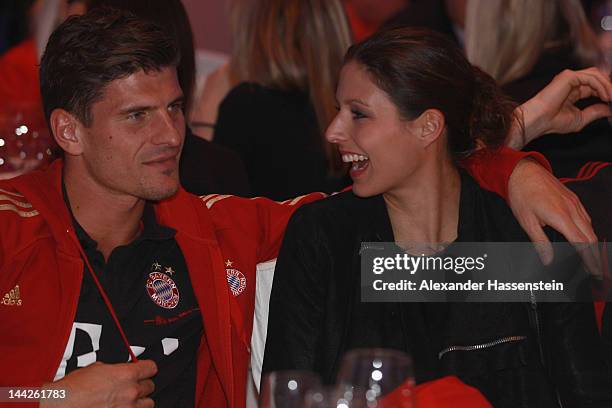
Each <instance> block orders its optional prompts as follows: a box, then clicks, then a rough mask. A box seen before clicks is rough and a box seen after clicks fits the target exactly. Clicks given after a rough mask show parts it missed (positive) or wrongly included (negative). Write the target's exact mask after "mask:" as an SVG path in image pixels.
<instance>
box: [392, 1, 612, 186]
mask: <svg viewBox="0 0 612 408" xmlns="http://www.w3.org/2000/svg"><path fill="white" fill-rule="evenodd" d="M387 26H409V27H425V28H429V29H432V30H435V31H438V32H441V33H443V34H446V35H447V36H449V37H450V38H452V39H453V40H454V41H455V42H456V43H457V44H459V45H460V46H462V47H463V48H464V50H465V53H466V55H467V57H468V59H469V60H470V62H471V63H473V64H475V65H477V66H479V67H481V68H482V69H483V70H484V71H485V72H487V73H489V74H490V75H491V76H493V78H495V79H496V80H497V81H498V83H499V84H500V85H501V86H502V89H503V90H504V91H505V92H506V93H508V94H509V95H510V96H511V97H512V98H513V99H514V100H516V101H517V102H518V103H523V102H525V101H527V100H528V99H529V98H531V97H533V96H534V95H535V94H536V93H537V92H539V91H540V90H541V89H542V88H543V87H544V86H545V85H546V84H548V83H549V82H550V81H551V80H552V79H553V78H554V76H555V75H557V74H559V73H560V72H561V71H563V70H564V69H574V70H575V69H580V68H585V67H589V66H600V63H601V62H602V60H603V55H602V53H601V51H600V48H599V46H598V41H597V37H596V35H595V33H594V32H593V29H592V28H591V27H590V25H589V22H588V20H587V18H586V16H585V12H584V9H583V7H582V4H581V2H580V1H579V0H559V1H549V0H534V1H531V0H492V1H488V0H435V1H429V0H414V1H413V2H411V4H410V5H409V6H408V7H407V8H406V9H405V10H404V11H402V12H400V13H399V14H398V15H397V16H396V17H394V18H392V19H391V20H390V21H389V22H388V23H387ZM589 103H592V102H591V101H584V102H583V105H582V106H585V104H589ZM606 122H607V121H606V120H601V121H598V122H596V123H593V124H591V125H590V126H589V127H587V128H586V129H584V130H582V131H581V132H580V133H577V134H571V135H564V136H563V137H555V135H547V136H545V137H544V138H541V139H539V140H537V141H534V142H533V143H530V144H529V142H530V141H531V140H520V141H514V142H513V143H512V144H511V145H512V146H513V147H515V148H518V149H521V148H525V149H527V150H536V151H539V152H541V153H543V154H544V155H545V156H546V158H547V159H548V160H549V161H550V162H551V164H552V167H553V171H554V172H555V175H556V176H558V177H573V176H575V175H576V174H577V173H578V170H579V169H580V167H581V166H582V165H584V164H585V163H586V162H587V161H610V160H612V139H611V138H610V137H608V136H609V134H610V131H611V130H610V126H609V124H608V123H606Z"/></svg>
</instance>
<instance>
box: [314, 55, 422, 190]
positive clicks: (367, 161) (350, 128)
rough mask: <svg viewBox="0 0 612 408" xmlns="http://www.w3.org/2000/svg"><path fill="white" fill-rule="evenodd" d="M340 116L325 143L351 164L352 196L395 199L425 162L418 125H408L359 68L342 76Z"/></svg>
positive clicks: (338, 96)
mask: <svg viewBox="0 0 612 408" xmlns="http://www.w3.org/2000/svg"><path fill="white" fill-rule="evenodd" d="M336 100H337V104H338V114H337V115H336V117H335V118H334V120H333V121H332V123H331V124H330V125H329V127H328V128H327V132H326V138H327V140H328V141H329V142H331V143H335V144H337V145H338V148H339V150H340V154H341V155H342V161H343V162H345V163H349V165H350V166H351V167H350V175H351V178H352V179H353V192H354V193H355V194H356V195H358V196H360V197H369V196H373V195H377V194H382V193H392V192H395V191H396V190H399V189H401V188H402V187H403V186H405V185H407V184H406V183H408V182H409V180H410V178H411V176H412V175H413V174H414V173H415V172H416V171H417V169H418V168H419V167H420V163H421V162H422V161H423V159H424V148H423V144H422V143H421V142H420V141H419V140H418V139H419V138H418V135H419V132H420V130H419V127H420V125H419V123H418V122H419V120H418V119H417V120H415V121H407V120H405V119H403V118H402V117H401V116H400V113H399V111H398V109H397V107H396V106H395V104H394V103H393V102H392V101H391V99H390V98H389V96H388V95H387V94H386V93H385V92H384V91H382V90H381V89H380V88H378V87H377V86H376V85H375V84H374V83H373V82H372V80H371V79H370V77H369V75H368V74H367V72H366V71H365V69H364V68H363V66H361V65H360V64H358V63H356V62H349V63H348V64H346V65H345V66H344V67H343V68H342V71H341V73H340V81H339V83H338V89H337V92H336Z"/></svg>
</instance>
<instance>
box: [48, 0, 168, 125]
mask: <svg viewBox="0 0 612 408" xmlns="http://www.w3.org/2000/svg"><path fill="white" fill-rule="evenodd" d="M179 60H180V55H179V51H178V47H177V45H176V41H175V40H174V39H173V38H172V37H170V36H168V35H167V34H166V32H165V30H163V29H162V28H160V27H158V26H157V25H155V24H153V23H151V22H148V21H145V20H141V19H138V18H137V17H135V16H134V15H133V14H131V13H128V12H125V11H119V10H115V9H110V8H102V9H98V10H94V11H92V12H90V13H87V14H85V15H83V16H73V17H70V18H68V19H67V20H66V21H65V22H64V23H62V24H61V25H60V26H59V27H58V28H57V29H56V30H55V31H54V32H53V34H51V37H50V38H49V42H48V43H47V48H46V50H45V53H44V55H43V57H42V61H41V64H40V91H41V95H42V100H43V107H44V110H45V117H46V118H47V121H49V118H50V116H51V112H53V110H54V109H58V108H62V109H65V110H66V111H68V112H70V113H72V114H73V115H75V116H76V117H77V118H78V119H79V120H80V121H81V122H82V123H83V124H84V125H85V126H90V125H91V121H92V119H93V118H92V117H91V106H92V104H93V103H95V102H96V101H97V100H99V99H100V98H101V97H102V94H103V92H104V88H105V87H106V85H108V84H109V83H110V82H112V81H114V80H116V79H121V78H125V77H127V76H129V75H131V74H133V73H135V72H138V71H141V70H142V71H144V72H150V71H159V70H161V69H162V68H165V67H170V66H174V67H176V66H177V65H178V63H179Z"/></svg>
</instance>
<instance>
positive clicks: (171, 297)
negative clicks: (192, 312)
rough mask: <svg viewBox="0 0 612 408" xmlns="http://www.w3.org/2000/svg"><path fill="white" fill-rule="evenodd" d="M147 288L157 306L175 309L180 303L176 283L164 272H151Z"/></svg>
mask: <svg viewBox="0 0 612 408" xmlns="http://www.w3.org/2000/svg"><path fill="white" fill-rule="evenodd" d="M146 288H147V293H148V294H149V297H150V298H151V300H152V301H153V303H155V304H156V305H157V306H160V307H163V308H165V309H174V308H175V307H176V305H178V303H179V300H180V295H179V290H178V288H177V287H176V283H174V281H173V280H172V278H171V277H169V276H168V275H166V274H165V273H163V272H157V271H154V272H151V273H150V274H149V277H148V278H147V284H146Z"/></svg>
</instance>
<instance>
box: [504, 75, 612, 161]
mask: <svg viewBox="0 0 612 408" xmlns="http://www.w3.org/2000/svg"><path fill="white" fill-rule="evenodd" d="M589 97H597V98H599V99H601V100H602V101H603V102H605V103H596V104H593V105H590V106H588V107H586V108H584V109H579V108H578V107H577V106H576V105H575V103H576V102H577V101H579V100H580V99H584V98H589ZM610 102H612V83H611V82H610V78H609V76H608V75H606V74H605V73H603V72H601V71H599V70H598V69H597V68H588V69H583V70H581V71H570V70H565V71H563V72H561V73H560V74H559V75H557V76H556V77H555V78H554V79H553V80H552V81H551V83H550V84H548V85H547V86H546V88H544V89H542V90H541V91H540V92H539V93H538V94H537V95H536V96H534V97H533V98H531V99H530V100H528V101H527V102H525V103H524V104H522V105H521V106H519V107H518V108H517V113H518V115H519V117H521V116H522V118H523V121H524V123H523V124H524V132H525V133H524V134H523V129H521V126H520V125H519V124H518V123H514V125H513V127H512V130H511V131H510V133H509V135H508V138H507V139H506V145H508V146H509V147H511V148H513V149H516V150H520V149H522V148H523V147H524V146H525V145H526V144H527V143H529V142H531V141H533V140H534V139H537V138H538V137H540V136H542V135H545V134H547V133H572V132H578V131H580V130H582V129H583V128H584V127H585V126H586V125H588V124H589V123H591V122H593V121H594V120H597V119H601V118H605V117H609V116H611V115H612V111H611V109H610V105H609V103H610Z"/></svg>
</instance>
